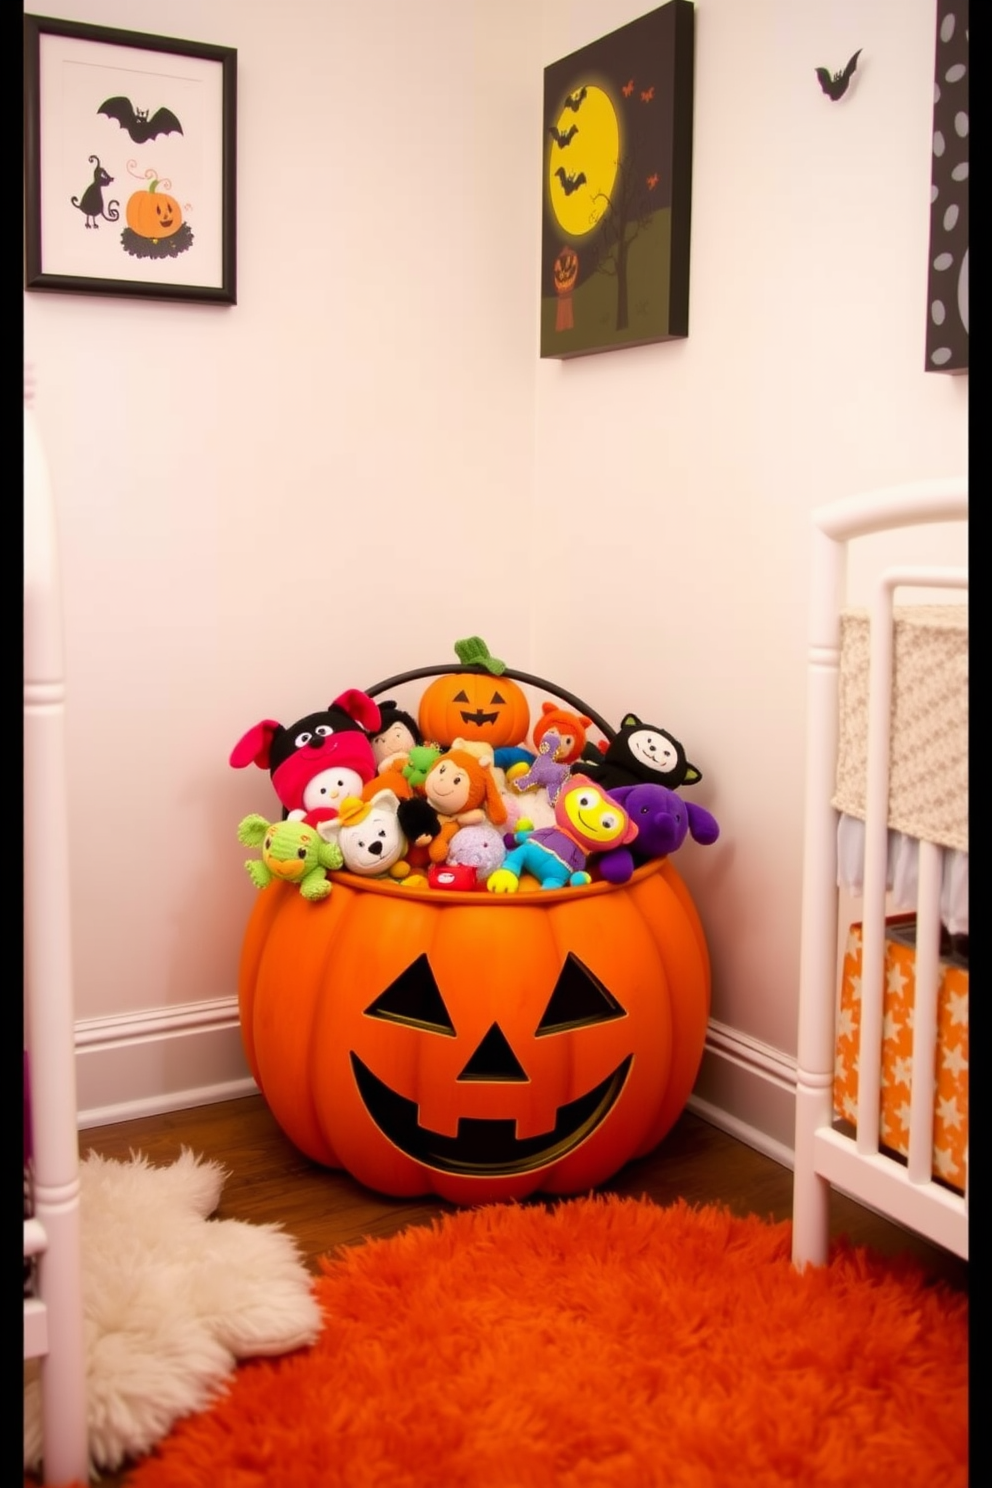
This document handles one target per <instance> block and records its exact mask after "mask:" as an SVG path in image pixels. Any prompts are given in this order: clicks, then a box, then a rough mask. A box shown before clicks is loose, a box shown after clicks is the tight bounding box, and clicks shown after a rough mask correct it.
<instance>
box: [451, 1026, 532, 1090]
mask: <svg viewBox="0 0 992 1488" xmlns="http://www.w3.org/2000/svg"><path fill="white" fill-rule="evenodd" d="M458 1078H459V1080H524V1081H526V1079H527V1073H526V1071H525V1070H524V1068H523V1066H522V1065H521V1063H520V1060H519V1059H518V1058H517V1056H516V1055H515V1054H514V1052H513V1050H512V1049H511V1048H510V1045H509V1044H508V1043H507V1040H506V1035H505V1034H504V1032H503V1030H502V1029H501V1028H500V1026H499V1024H498V1023H494V1024H493V1026H492V1028H490V1030H489V1032H488V1033H487V1034H486V1036H485V1038H484V1039H483V1040H482V1042H481V1044H480V1045H479V1047H478V1048H477V1049H476V1051H475V1053H474V1054H473V1055H472V1058H471V1059H470V1060H469V1062H468V1064H467V1065H466V1066H465V1068H464V1069H463V1070H462V1072H461V1074H460V1075H459V1076H458Z"/></svg>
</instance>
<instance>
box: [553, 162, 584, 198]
mask: <svg viewBox="0 0 992 1488" xmlns="http://www.w3.org/2000/svg"><path fill="white" fill-rule="evenodd" d="M555 175H556V176H557V177H558V179H559V181H560V182H561V184H562V186H563V187H564V189H565V195H566V196H571V194H572V192H573V191H578V189H579V187H580V186H582V185H583V184H584V183H585V179H586V173H585V171H579V174H578V175H577V176H566V174H565V171H564V169H563V168H562V166H559V167H558V169H557V170H556V171H555Z"/></svg>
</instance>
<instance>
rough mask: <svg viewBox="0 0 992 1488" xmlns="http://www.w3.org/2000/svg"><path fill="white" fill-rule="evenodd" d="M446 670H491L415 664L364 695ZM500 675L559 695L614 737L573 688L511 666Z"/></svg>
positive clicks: (487, 672)
mask: <svg viewBox="0 0 992 1488" xmlns="http://www.w3.org/2000/svg"><path fill="white" fill-rule="evenodd" d="M449 672H474V673H475V674H476V675H477V676H480V677H491V676H493V675H494V674H493V673H492V672H491V671H490V670H489V668H488V667H485V666H480V665H478V664H477V663H468V664H464V663H462V662H458V661H454V662H450V661H445V662H442V663H441V665H440V666H425V667H415V668H414V669H413V670H412V671H409V672H398V673H397V674H396V676H395V677H387V678H386V679H385V681H384V682H376V683H375V685H374V686H373V687H366V689H365V693H366V696H367V697H371V698H375V697H378V696H379V695H380V694H381V693H384V692H390V691H392V689H393V688H396V687H399V686H401V685H402V684H403V683H404V682H416V681H418V680H419V679H420V678H422V677H443V676H446V675H447V673H449ZM498 675H499V676H500V677H509V678H510V680H511V681H513V682H525V683H527V684H528V686H530V687H536V688H537V689H538V691H540V692H549V693H552V694H553V695H554V696H555V697H557V698H560V699H561V701H562V702H563V703H568V705H569V707H571V708H574V709H575V711H576V712H577V713H584V714H585V716H586V717H587V718H591V719H592V721H593V723H594V724H595V725H596V727H597V728H598V729H599V731H600V733H601V734H602V735H603V737H604V738H606V739H608V740H610V741H611V742H612V741H613V740H614V739H615V738H616V729H615V728H613V727H612V725H611V724H609V723H607V721H606V719H605V718H603V717H601V715H600V714H599V713H597V712H596V709H595V708H593V707H591V706H590V705H589V704H588V703H584V702H583V701H582V699H581V698H580V697H576V695H575V693H574V692H568V691H566V689H565V688H564V687H559V686H558V684H557V683H555V682H548V681H546V680H545V678H544V677H535V676H534V675H533V673H531V672H518V671H516V670H515V669H514V668H513V667H504V668H503V670H502V671H501V672H500V673H499V674H498Z"/></svg>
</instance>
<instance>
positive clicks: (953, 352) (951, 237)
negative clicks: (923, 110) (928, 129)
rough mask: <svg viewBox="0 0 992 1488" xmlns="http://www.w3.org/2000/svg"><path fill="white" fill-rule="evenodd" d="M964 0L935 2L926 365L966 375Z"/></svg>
mask: <svg viewBox="0 0 992 1488" xmlns="http://www.w3.org/2000/svg"><path fill="white" fill-rule="evenodd" d="M969 76H970V69H969V65H968V0H937V40H936V48H935V62H934V88H933V139H932V143H933V164H932V175H931V181H930V254H929V267H928V277H927V336H926V367H927V370H928V371H929V372H967V370H968V155H969V107H968V91H969Z"/></svg>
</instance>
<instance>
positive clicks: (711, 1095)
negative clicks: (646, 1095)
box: [76, 997, 796, 1168]
mask: <svg viewBox="0 0 992 1488" xmlns="http://www.w3.org/2000/svg"><path fill="white" fill-rule="evenodd" d="M257 1090H258V1086H257V1085H256V1084H255V1081H254V1080H253V1079H252V1077H251V1073H250V1072H249V1069H248V1066H247V1063H246V1062H245V1057H244V1051H243V1048H242V1043H241V1027H240V1022H239V1017H238V1003H237V999H236V998H234V997H218V998H215V999H214V1000H213V1001H210V1002H191V1003H186V1004H184V1005H182V1006H180V1007H178V1008H157V1009H155V1008H153V1009H150V1010H148V1011H145V1012H141V1013H128V1014H122V1015H119V1016H115V1017H108V1018H87V1019H83V1020H81V1021H80V1022H78V1023H77V1024H76V1100H77V1105H78V1109H79V1118H78V1124H79V1127H80V1129H85V1128H88V1127H92V1126H104V1125H110V1124H112V1123H113V1122H117V1121H128V1120H131V1119H132V1118H134V1117H139V1116H159V1115H162V1114H164V1113H165V1112H168V1111H181V1110H185V1109H187V1108H188V1107H190V1106H206V1105H211V1104H212V1103H213V1102H214V1101H223V1100H234V1099H236V1098H237V1097H238V1096H243V1095H254V1094H255V1093H256V1092H257ZM795 1091H796V1061H795V1060H794V1059H792V1058H791V1057H790V1056H789V1055H787V1054H783V1053H782V1052H781V1051H780V1050H778V1049H773V1048H771V1046H770V1045H768V1044H762V1043H760V1042H759V1041H758V1040H757V1039H753V1038H751V1037H750V1036H749V1035H748V1034H746V1033H741V1032H739V1031H738V1030H737V1029H734V1028H729V1027H728V1026H727V1025H726V1024H724V1023H718V1022H717V1021H716V1020H715V1019H711V1020H710V1025H709V1029H708V1031H707V1035H706V1048H705V1050H704V1053H703V1062H702V1067H701V1069H700V1072H699V1078H698V1079H697V1081H696V1086H695V1089H694V1091H693V1093H692V1095H691V1096H690V1098H689V1109H690V1110H691V1111H693V1112H694V1113H695V1114H696V1115H698V1116H701V1117H702V1118H703V1119H704V1120H705V1121H709V1122H710V1123H711V1125H713V1126H718V1127H720V1128H721V1129H722V1130H724V1131H727V1132H729V1133H730V1134H731V1135H732V1136H734V1137H737V1138H738V1140H739V1141H742V1142H746V1143H747V1145H748V1146H749V1147H754V1148H756V1149H757V1150H758V1151H759V1152H762V1153H764V1154H765V1156H767V1157H771V1158H773V1159H774V1160H775V1161H776V1162H780V1163H782V1164H783V1165H784V1166H785V1167H789V1168H791V1167H792V1148H793V1128H794V1123H795Z"/></svg>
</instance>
